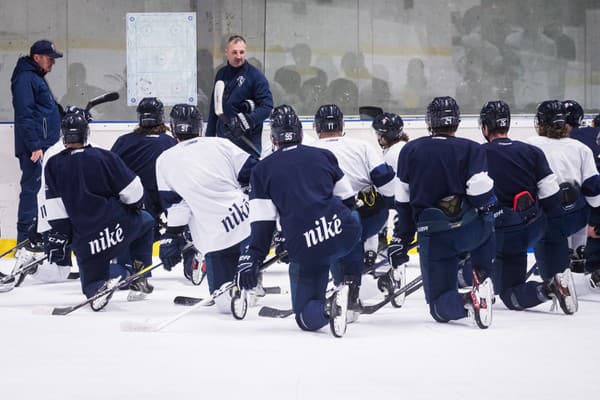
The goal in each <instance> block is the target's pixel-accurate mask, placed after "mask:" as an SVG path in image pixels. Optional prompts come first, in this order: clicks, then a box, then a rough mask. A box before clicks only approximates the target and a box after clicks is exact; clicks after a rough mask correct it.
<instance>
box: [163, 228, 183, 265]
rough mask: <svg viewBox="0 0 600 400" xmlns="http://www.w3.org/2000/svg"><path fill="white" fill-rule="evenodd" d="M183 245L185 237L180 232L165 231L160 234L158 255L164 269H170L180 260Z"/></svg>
mask: <svg viewBox="0 0 600 400" xmlns="http://www.w3.org/2000/svg"><path fill="white" fill-rule="evenodd" d="M184 247H185V238H184V237H183V233H181V232H179V233H174V232H165V234H164V235H162V236H161V238H160V246H159V250H158V251H159V253H158V256H159V257H160V261H161V262H162V263H163V268H164V269H166V270H167V271H170V270H171V269H172V268H173V267H174V266H176V265H177V264H179V263H180V262H181V252H182V250H183V248H184Z"/></svg>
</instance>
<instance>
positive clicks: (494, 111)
mask: <svg viewBox="0 0 600 400" xmlns="http://www.w3.org/2000/svg"><path fill="white" fill-rule="evenodd" d="M479 126H480V127H481V128H483V127H484V126H486V127H487V128H488V130H489V131H490V132H494V131H495V130H501V131H508V128H510V108H509V107H508V104H506V103H505V102H503V101H502V100H497V101H488V102H487V103H486V104H485V105H484V106H483V108H482V109H481V112H480V113H479Z"/></svg>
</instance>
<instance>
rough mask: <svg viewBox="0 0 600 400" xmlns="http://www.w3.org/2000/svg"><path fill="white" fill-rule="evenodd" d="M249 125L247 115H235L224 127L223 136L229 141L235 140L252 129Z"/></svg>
mask: <svg viewBox="0 0 600 400" xmlns="http://www.w3.org/2000/svg"><path fill="white" fill-rule="evenodd" d="M250 124H251V121H250V118H249V117H248V115H246V114H244V113H237V114H236V115H235V116H234V117H233V118H231V119H230V120H229V123H228V124H226V125H225V131H226V132H225V136H226V137H228V138H229V139H237V138H239V137H241V136H243V135H245V134H246V133H247V132H249V131H250V129H252V127H251V125H250Z"/></svg>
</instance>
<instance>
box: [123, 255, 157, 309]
mask: <svg viewBox="0 0 600 400" xmlns="http://www.w3.org/2000/svg"><path fill="white" fill-rule="evenodd" d="M132 268H133V272H134V273H138V272H139V271H141V270H142V268H144V264H143V263H142V262H141V261H138V260H135V261H134V262H133V267H132ZM153 290H154V286H152V285H151V284H150V282H148V278H146V277H145V276H141V277H139V278H138V279H136V280H135V281H133V282H131V284H129V293H128V294H127V301H140V300H144V299H145V298H146V296H147V295H149V294H150V293H152V291H153Z"/></svg>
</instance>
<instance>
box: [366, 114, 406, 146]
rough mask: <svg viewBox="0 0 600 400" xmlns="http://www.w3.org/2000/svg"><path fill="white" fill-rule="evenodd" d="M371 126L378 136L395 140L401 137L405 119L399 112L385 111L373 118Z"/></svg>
mask: <svg viewBox="0 0 600 400" xmlns="http://www.w3.org/2000/svg"><path fill="white" fill-rule="evenodd" d="M371 126H372V127H373V129H374V130H375V133H376V134H377V136H379V137H383V138H385V139H386V140H388V141H391V142H393V141H395V140H398V139H400V135H402V131H403V130H404V121H402V118H401V117H400V116H399V115H397V114H394V113H387V112H384V113H382V114H379V115H377V116H376V117H375V118H374V119H373V123H372V124H371Z"/></svg>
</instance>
